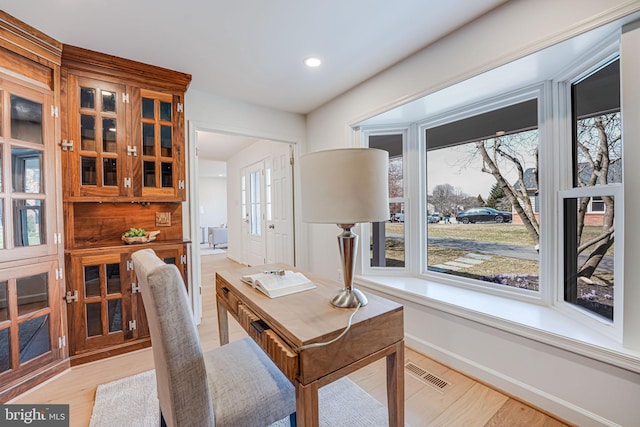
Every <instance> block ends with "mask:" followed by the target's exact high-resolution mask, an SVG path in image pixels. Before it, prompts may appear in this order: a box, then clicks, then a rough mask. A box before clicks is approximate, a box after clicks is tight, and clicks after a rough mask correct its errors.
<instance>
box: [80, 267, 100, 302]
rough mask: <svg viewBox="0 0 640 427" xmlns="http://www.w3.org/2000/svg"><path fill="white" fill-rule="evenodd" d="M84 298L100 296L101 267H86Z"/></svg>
mask: <svg viewBox="0 0 640 427" xmlns="http://www.w3.org/2000/svg"><path fill="white" fill-rule="evenodd" d="M84 296H85V298H90V297H99V296H100V266H97V265H86V266H85V267H84Z"/></svg>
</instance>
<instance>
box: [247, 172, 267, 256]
mask: <svg viewBox="0 0 640 427" xmlns="http://www.w3.org/2000/svg"><path fill="white" fill-rule="evenodd" d="M264 165H265V161H261V162H258V163H255V164H253V165H251V166H248V167H247V168H245V174H244V181H245V185H246V190H245V191H244V203H245V204H246V212H245V213H244V215H245V218H243V229H244V230H243V231H244V232H245V233H246V251H243V252H244V253H246V259H244V260H243V263H244V264H247V265H261V264H264V263H265V262H266V236H265V207H266V200H265V179H264V178H265V171H264V170H265V167H264ZM244 210H245V209H243V211H244Z"/></svg>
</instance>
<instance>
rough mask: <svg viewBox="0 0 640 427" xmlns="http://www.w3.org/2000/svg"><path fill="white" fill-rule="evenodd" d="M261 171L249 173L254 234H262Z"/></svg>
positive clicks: (251, 219) (251, 217)
mask: <svg viewBox="0 0 640 427" xmlns="http://www.w3.org/2000/svg"><path fill="white" fill-rule="evenodd" d="M261 185H262V184H261V180H260V171H255V172H251V175H249V209H250V216H249V229H250V233H251V235H253V236H261V235H262V227H261V226H262V219H261V209H260V206H261V205H260V193H261Z"/></svg>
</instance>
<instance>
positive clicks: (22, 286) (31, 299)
mask: <svg viewBox="0 0 640 427" xmlns="http://www.w3.org/2000/svg"><path fill="white" fill-rule="evenodd" d="M48 281H49V275H48V274H47V273H41V274H36V275H34V276H27V277H20V278H18V279H16V289H17V291H18V315H19V316H22V315H23V314H26V313H31V312H34V311H37V310H40V309H43V308H46V307H49V291H48V288H49V287H48Z"/></svg>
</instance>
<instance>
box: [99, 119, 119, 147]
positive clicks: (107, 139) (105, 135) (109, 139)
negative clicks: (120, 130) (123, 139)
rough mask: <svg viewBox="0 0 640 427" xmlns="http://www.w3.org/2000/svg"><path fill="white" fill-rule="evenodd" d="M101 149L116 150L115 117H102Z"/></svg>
mask: <svg viewBox="0 0 640 427" xmlns="http://www.w3.org/2000/svg"><path fill="white" fill-rule="evenodd" d="M102 151H103V152H105V153H115V152H116V119H102Z"/></svg>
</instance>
